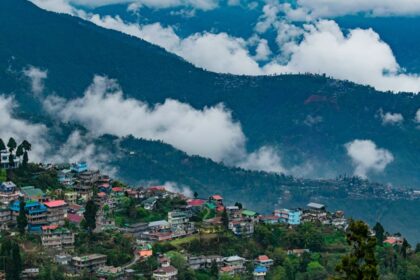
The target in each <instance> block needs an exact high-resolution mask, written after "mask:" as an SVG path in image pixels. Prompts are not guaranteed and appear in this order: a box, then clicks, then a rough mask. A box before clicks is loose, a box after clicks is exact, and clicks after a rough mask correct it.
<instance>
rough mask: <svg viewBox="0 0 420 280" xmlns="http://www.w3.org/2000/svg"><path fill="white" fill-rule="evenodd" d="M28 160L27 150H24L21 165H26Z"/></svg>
mask: <svg viewBox="0 0 420 280" xmlns="http://www.w3.org/2000/svg"><path fill="white" fill-rule="evenodd" d="M28 162H29V158H28V152H27V151H25V152H24V153H23V160H22V165H23V167H26V166H28Z"/></svg>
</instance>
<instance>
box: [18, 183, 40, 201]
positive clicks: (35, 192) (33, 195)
mask: <svg viewBox="0 0 420 280" xmlns="http://www.w3.org/2000/svg"><path fill="white" fill-rule="evenodd" d="M20 191H21V192H22V194H23V196H24V197H25V198H26V199H29V200H35V201H43V200H44V199H45V193H44V192H43V191H42V190H41V189H38V188H35V187H34V186H26V187H22V188H20Z"/></svg>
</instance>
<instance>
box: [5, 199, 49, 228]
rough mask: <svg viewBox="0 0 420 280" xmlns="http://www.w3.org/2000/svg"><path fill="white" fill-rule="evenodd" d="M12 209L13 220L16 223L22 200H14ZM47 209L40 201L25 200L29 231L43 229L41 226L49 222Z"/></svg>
mask: <svg viewBox="0 0 420 280" xmlns="http://www.w3.org/2000/svg"><path fill="white" fill-rule="evenodd" d="M10 210H11V212H12V222H14V223H16V219H17V217H18V216H19V210H20V201H18V200H17V201H14V202H13V203H12V204H11V205H10ZM47 211H48V209H47V207H45V205H44V204H42V203H40V202H38V201H34V200H27V201H25V212H26V217H27V219H28V230H29V231H41V227H42V226H44V225H46V224H47V223H48V222H47Z"/></svg>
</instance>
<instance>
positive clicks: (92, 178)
mask: <svg viewBox="0 0 420 280" xmlns="http://www.w3.org/2000/svg"><path fill="white" fill-rule="evenodd" d="M99 175H100V174H99V170H86V171H83V172H79V173H78V174H77V179H78V181H79V182H80V183H81V184H83V185H93V184H95V183H96V182H98V180H99Z"/></svg>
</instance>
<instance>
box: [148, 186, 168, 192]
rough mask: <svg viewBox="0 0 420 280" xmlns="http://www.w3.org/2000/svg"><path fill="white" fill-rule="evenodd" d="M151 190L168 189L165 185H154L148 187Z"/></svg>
mask: <svg viewBox="0 0 420 280" xmlns="http://www.w3.org/2000/svg"><path fill="white" fill-rule="evenodd" d="M147 189H148V190H149V191H164V190H166V189H165V187H164V186H152V187H148V188H147Z"/></svg>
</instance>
